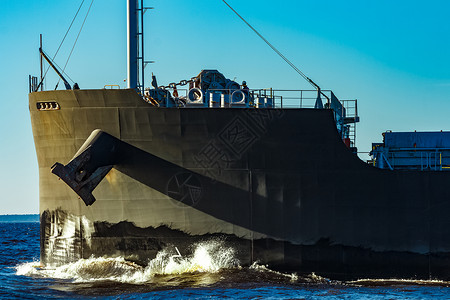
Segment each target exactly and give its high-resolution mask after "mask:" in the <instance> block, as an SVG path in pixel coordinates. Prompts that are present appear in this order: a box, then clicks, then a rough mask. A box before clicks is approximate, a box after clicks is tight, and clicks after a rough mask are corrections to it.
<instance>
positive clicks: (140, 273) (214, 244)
mask: <svg viewBox="0 0 450 300" xmlns="http://www.w3.org/2000/svg"><path fill="white" fill-rule="evenodd" d="M238 266H239V262H238V261H237V259H236V258H235V255H234V250H233V249H232V248H230V247H226V246H225V245H224V243H223V242H220V241H209V242H203V243H199V244H197V245H196V246H195V250H194V252H193V254H192V255H191V256H187V257H183V256H179V255H177V252H176V250H175V247H172V248H168V249H164V250H162V251H160V252H159V253H158V254H157V256H156V258H154V259H153V260H151V261H150V262H149V264H148V265H147V266H146V267H142V266H139V265H137V264H134V263H132V262H129V261H126V260H125V259H124V258H122V257H117V258H93V257H92V258H89V259H79V260H78V261H77V262H74V263H70V264H66V265H63V266H60V267H57V268H54V269H45V268H40V264H39V262H32V263H25V264H21V265H19V266H17V267H16V274H17V275H24V276H38V277H49V278H57V279H67V280H72V281H73V282H77V283H81V282H92V281H105V280H108V281H116V282H122V283H132V284H140V283H145V282H151V281H152V279H153V278H154V276H156V275H175V274H185V273H195V272H207V273H216V272H218V271H220V270H221V269H229V268H236V267H238Z"/></svg>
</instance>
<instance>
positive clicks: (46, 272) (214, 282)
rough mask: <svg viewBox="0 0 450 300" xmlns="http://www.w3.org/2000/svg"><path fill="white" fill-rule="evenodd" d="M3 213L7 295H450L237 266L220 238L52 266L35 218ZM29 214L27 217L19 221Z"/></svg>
mask: <svg viewBox="0 0 450 300" xmlns="http://www.w3.org/2000/svg"><path fill="white" fill-rule="evenodd" d="M35 220H36V221H34V222H33V221H32V220H30V217H29V216H28V217H24V218H23V219H21V218H20V217H16V218H12V219H11V218H9V219H8V218H7V219H5V218H2V217H0V237H1V245H0V264H1V272H0V287H1V288H0V297H1V298H4V299H37V298H41V299H42V298H46V299H47V298H48V299H52V298H59V299H78V298H93V297H95V298H96V299H148V298H155V299H169V298H185V299H203V298H213V299H214V298H234V299H319V298H320V299H322V298H324V297H326V299H350V298H351V299H450V282H443V281H437V280H435V281H433V280H430V281H414V280H396V279H392V278H390V279H385V280H370V279H361V280H358V281H354V282H339V281H332V280H329V279H327V278H323V277H321V276H318V275H316V274H314V273H313V274H310V275H307V276H299V275H297V274H295V273H280V272H276V271H273V270H270V269H269V268H267V267H266V266H264V265H260V264H257V263H255V264H253V265H252V266H241V265H240V264H239V261H238V260H236V258H235V253H234V249H232V248H227V247H226V246H224V244H223V243H222V242H221V241H220V240H211V241H206V242H203V243H199V244H197V245H192V247H193V248H194V249H195V251H194V252H193V255H192V256H189V257H183V256H180V255H179V254H178V253H177V252H176V250H174V249H164V250H162V251H161V252H160V253H158V255H157V256H156V258H155V259H153V260H151V261H149V262H148V264H147V266H139V265H136V264H133V263H131V262H128V261H126V260H124V259H123V258H120V257H118V258H106V257H97V258H94V257H92V258H89V259H81V260H79V261H77V262H74V263H71V264H67V265H63V266H60V267H57V268H53V269H46V268H43V267H41V264H40V262H39V222H38V221H37V216H36V217H35ZM20 221H26V222H20Z"/></svg>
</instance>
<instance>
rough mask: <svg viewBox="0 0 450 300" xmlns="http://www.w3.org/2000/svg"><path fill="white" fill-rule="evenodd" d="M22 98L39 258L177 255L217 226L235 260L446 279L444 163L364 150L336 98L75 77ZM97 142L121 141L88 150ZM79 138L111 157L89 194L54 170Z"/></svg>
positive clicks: (449, 231) (213, 234) (340, 273)
mask: <svg viewBox="0 0 450 300" xmlns="http://www.w3.org/2000/svg"><path fill="white" fill-rule="evenodd" d="M44 102H46V103H50V102H52V103H53V102H55V103H57V106H56V105H54V106H52V107H55V108H57V109H48V110H42V109H40V107H45V106H42V105H40V104H39V103H44ZM30 111H31V118H32V125H33V133H34V138H35V144H36V149H37V156H38V161H39V168H40V212H41V231H42V232H41V237H42V240H41V261H42V262H43V263H44V264H48V265H58V264H62V263H66V262H70V261H73V260H76V259H79V258H87V257H90V256H91V255H94V256H104V255H107V256H123V257H125V258H126V259H129V260H132V261H135V262H139V263H143V264H145V263H146V261H148V259H151V258H153V257H154V256H155V255H156V253H157V252H158V251H160V250H161V249H163V248H165V247H177V249H179V250H180V252H181V254H182V255H185V254H188V253H189V251H190V245H192V244H193V243H196V242H198V241H201V240H207V239H222V240H224V241H225V243H227V244H229V245H230V246H232V247H233V248H235V249H236V255H237V258H238V259H239V260H240V262H241V264H243V265H248V264H251V263H252V262H254V261H259V262H260V263H262V264H268V265H269V266H270V267H271V268H275V269H279V270H286V271H297V272H316V273H318V274H320V275H325V276H328V277H331V278H346V279H350V278H361V277H402V278H430V277H431V278H439V279H447V280H448V279H450V261H449V259H448V258H449V252H450V226H449V225H450V224H449V223H450V220H449V218H448V217H447V213H448V211H450V190H448V189H447V188H446V183H448V182H450V173H448V172H420V171H390V170H380V169H377V168H375V167H372V166H370V165H367V164H365V163H364V162H362V161H361V160H359V159H358V158H357V157H356V156H355V155H354V154H353V153H351V151H350V150H349V149H348V148H347V147H346V146H345V144H344V143H343V142H342V140H341V138H340V136H339V134H338V132H337V130H336V125H335V122H334V119H333V113H332V111H330V110H325V109H232V108H228V109H223V108H209V109H204V108H183V109H176V108H153V107H151V106H148V105H147V103H145V102H143V101H142V100H141V99H140V98H139V97H138V96H137V95H136V93H135V92H134V91H133V90H119V91H107V90H92V91H87V90H85V91H83V90H82V91H80V90H78V91H54V92H38V93H32V94H30ZM96 129H100V130H101V131H95V130H96ZM96 135H100V136H102V137H105V139H103V140H106V141H107V142H104V144H102V143H103V142H98V141H99V140H100V141H101V140H102V139H101V138H97V139H96V138H94V139H93V140H89V139H88V138H89V137H91V138H92V137H93V136H94V137H96ZM86 140H87V141H86ZM102 145H108V147H110V148H109V149H113V150H111V151H113V152H114V151H115V154H114V155H111V157H109V156H108V155H109V154H108V155H106V156H108V157H106V156H105V155H103V154H104V153H102V152H101V151H100V150H99V151H100V152H98V153H97V154H96V152H95V151H96V150H95V149H102ZM80 148H81V150H86V149H88V148H89V149H90V150H89V151H93V152H92V153H91V154H90V157H89V158H86V159H85V161H84V162H86V161H87V164H89V163H91V164H92V161H93V160H94V159H93V158H95V157H96V155H99V157H102V159H104V160H105V161H104V162H102V163H101V164H99V165H95V166H94V167H92V168H94V169H95V168H98V167H108V166H109V167H110V168H111V170H110V171H109V173H108V174H107V175H106V177H105V178H104V179H103V180H101V181H100V182H99V184H98V186H97V187H95V186H94V187H95V190H94V191H93V193H92V195H93V197H95V200H94V201H95V202H94V201H93V202H89V203H87V204H89V205H86V204H85V203H84V202H83V201H82V200H80V199H78V195H77V194H76V193H75V192H74V190H72V189H71V188H70V187H69V186H68V185H66V184H65V183H64V182H63V181H58V177H57V176H55V175H53V174H51V170H50V168H51V167H52V166H53V164H54V163H55V162H61V163H63V164H67V165H69V162H70V161H71V160H72V158H73V155H74V154H75V153H77V151H78V153H77V155H76V156H75V158H74V159H73V160H72V161H76V159H77V157H81V156H80V154H82V152H81V150H80ZM79 150H80V151H79ZM99 153H100V154H99ZM94 164H95V162H94ZM107 170H109V169H107ZM81 189H82V188H81ZM82 198H83V197H82Z"/></svg>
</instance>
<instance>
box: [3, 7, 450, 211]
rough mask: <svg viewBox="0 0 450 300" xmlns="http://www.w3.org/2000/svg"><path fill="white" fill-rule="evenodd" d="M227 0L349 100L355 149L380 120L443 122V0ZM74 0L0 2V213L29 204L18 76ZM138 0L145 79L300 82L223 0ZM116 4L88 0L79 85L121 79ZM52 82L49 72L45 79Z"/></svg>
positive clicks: (33, 205)
mask: <svg viewBox="0 0 450 300" xmlns="http://www.w3.org/2000/svg"><path fill="white" fill-rule="evenodd" d="M90 2H91V0H85V4H84V8H83V9H82V11H81V12H80V16H79V17H78V21H77V22H75V24H74V27H73V29H72V31H71V33H70V34H69V36H68V37H67V40H66V42H65V43H64V45H63V47H62V49H61V50H60V53H59V54H58V56H57V57H56V62H57V63H58V65H61V66H62V65H64V64H65V62H66V59H67V56H68V53H69V52H70V49H71V47H72V45H73V42H74V40H75V37H76V34H77V33H78V30H79V28H80V25H81V22H82V19H83V17H84V14H85V12H86V10H87V7H88V6H89V4H90ZM228 2H229V3H230V5H232V6H233V7H234V8H235V9H236V10H237V11H238V12H239V13H240V14H241V15H242V16H244V17H245V18H246V19H247V20H248V21H249V22H250V23H251V24H252V25H253V26H254V27H255V28H256V29H257V30H259V31H260V32H261V33H262V34H263V35H264V36H265V37H266V38H267V39H268V40H269V41H270V42H271V43H272V44H274V45H275V46H276V47H277V48H278V49H279V50H280V51H281V52H282V53H283V54H284V55H285V56H286V57H288V58H289V59H290V60H291V61H292V62H293V63H294V64H295V65H296V66H297V67H298V68H300V70H302V71H303V72H304V73H305V74H306V75H307V76H309V77H310V78H312V79H313V80H314V81H315V82H317V83H318V84H319V85H320V86H321V87H322V88H323V89H332V90H333V91H334V92H335V94H336V95H337V96H338V97H339V98H343V99H345V98H347V99H354V98H357V99H358V105H359V115H360V117H361V123H359V124H358V127H357V134H358V136H357V146H358V147H359V150H360V151H369V149H370V146H371V143H372V142H380V141H381V133H382V132H383V131H386V130H394V131H411V130H418V131H425V130H450V120H449V117H448V114H449V113H450V58H449V53H450V22H448V13H449V11H450V1H443V0H442V1H438V0H430V1H415V0H413V1H385V0H379V1H363V0H347V1H320V0H319V1H303V0H285V1H262V0H259V1H256V0H241V1H237V0H229V1H228ZM80 3H81V0H76V1H75V0H70V1H69V0H67V1H44V0H42V1H25V0H24V1H5V0H1V1H0V38H1V41H2V43H1V44H0V49H1V52H0V53H1V54H2V55H1V58H2V63H1V66H2V68H1V72H0V82H1V83H0V95H1V101H2V104H1V107H2V109H1V118H0V126H1V128H2V130H1V131H0V132H1V133H0V139H1V141H2V142H1V147H0V165H1V166H2V172H1V173H0V191H1V192H2V194H1V207H0V214H8V213H9V214H12V213H38V203H39V200H38V197H39V192H38V190H39V184H38V167H37V161H36V154H35V150H34V142H33V137H32V133H31V125H30V118H29V111H28V95H27V94H28V75H29V74H33V75H38V73H39V56H38V47H39V34H40V33H42V34H43V35H44V50H45V51H46V52H47V53H48V54H49V55H51V56H53V55H54V53H55V52H56V49H57V48H58V46H59V43H60V41H61V40H62V38H63V36H64V34H65V32H66V30H67V28H68V26H69V24H70V22H71V20H72V17H73V16H74V15H75V12H76V10H77V9H78V6H79V5H80ZM145 4H146V5H147V6H153V7H155V9H154V10H152V11H148V12H147V13H146V26H145V31H146V53H145V54H146V58H147V59H149V60H155V61H156V63H155V64H152V65H149V67H148V68H147V71H146V72H147V78H149V75H150V74H151V72H154V73H155V74H156V75H157V76H158V83H159V84H167V83H170V82H173V81H179V80H181V79H188V78H190V77H192V76H195V75H196V74H198V73H199V72H200V70H202V69H207V68H214V69H218V70H219V71H221V72H222V73H223V74H224V75H225V76H226V77H228V78H232V79H233V78H235V77H236V80H237V81H242V80H246V81H247V83H248V84H249V86H250V87H251V88H256V87H261V88H265V87H273V88H278V89H310V86H309V84H308V83H306V82H305V81H304V80H303V79H302V78H301V77H300V76H299V75H298V74H296V73H295V72H294V71H293V70H292V69H291V68H290V67H289V66H287V65H286V64H285V63H284V62H283V61H282V60H281V59H280V58H279V57H278V56H277V55H276V54H275V53H274V52H273V51H272V50H271V49H270V48H269V47H267V46H266V45H265V44H264V43H263V42H262V41H261V40H260V39H259V38H258V37H257V36H256V35H255V34H254V33H253V32H251V31H250V30H249V29H248V28H247V27H246V26H245V25H244V24H243V23H242V21H240V20H239V19H238V18H237V17H236V16H235V15H234V14H233V13H232V12H231V11H230V10H229V9H228V8H227V7H226V6H225V4H224V3H223V2H222V1H221V0H197V1H189V0H164V1H163V0H153V1H151V0H147V1H146V2H145ZM125 10H126V1H125V0H114V1H111V0H94V3H93V6H92V9H91V13H90V14H89V17H88V19H87V21H86V24H85V26H84V29H83V31H82V33H81V35H80V38H79V41H78V44H77V45H76V48H75V50H74V53H73V54H72V57H71V59H70V61H69V63H68V65H67V68H66V72H67V73H68V74H69V76H70V78H72V79H73V80H74V81H76V82H78V83H79V85H80V87H81V88H102V87H103V86H104V85H105V84H120V85H122V86H124V81H123V80H124V79H125V78H126V11H125ZM56 81H57V79H56V77H55V75H54V74H53V73H52V71H49V75H48V77H47V81H46V88H47V89H53V88H54V86H55V84H56ZM60 85H62V84H60ZM147 85H149V82H147ZM60 88H61V87H60ZM362 157H365V158H369V157H368V156H364V155H363V156H362Z"/></svg>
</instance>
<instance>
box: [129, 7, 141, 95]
mask: <svg viewBox="0 0 450 300" xmlns="http://www.w3.org/2000/svg"><path fill="white" fill-rule="evenodd" d="M137 9H138V0H127V13H128V17H127V39H128V45H127V53H128V62H127V87H128V88H130V89H137V87H138V73H139V70H138V36H137V31H138V18H137Z"/></svg>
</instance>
